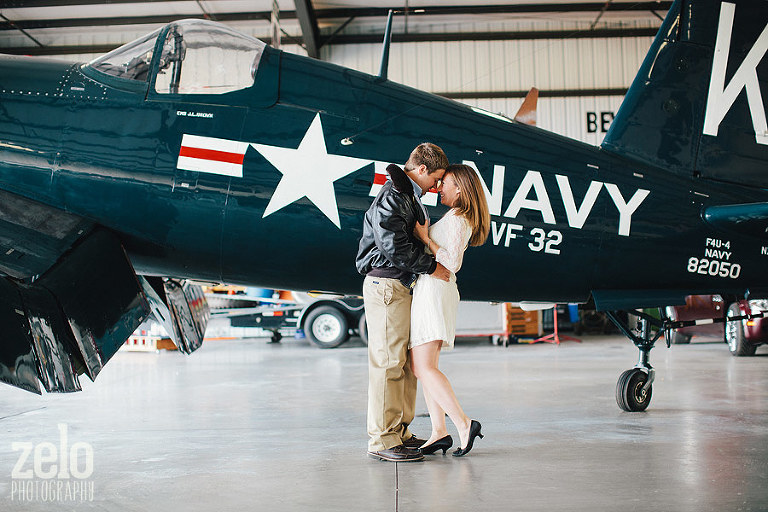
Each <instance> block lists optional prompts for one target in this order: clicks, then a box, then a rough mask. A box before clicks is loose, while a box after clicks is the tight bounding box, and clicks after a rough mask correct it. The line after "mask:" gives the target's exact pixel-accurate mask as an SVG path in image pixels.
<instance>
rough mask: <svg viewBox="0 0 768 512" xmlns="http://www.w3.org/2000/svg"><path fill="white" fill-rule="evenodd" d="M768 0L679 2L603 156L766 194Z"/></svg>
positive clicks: (621, 111) (609, 135)
mask: <svg viewBox="0 0 768 512" xmlns="http://www.w3.org/2000/svg"><path fill="white" fill-rule="evenodd" d="M766 52H768V0H728V1H724V0H676V1H675V2H674V4H673V5H672V7H671V8H670V10H669V13H668V14H667V17H666V18H665V20H664V23H663V24H662V26H661V29H660V30H659V33H658V34H657V36H656V39H655V40H654V42H653V44H652V45H651V48H650V50H649V52H648V54H647V56H646V58H645V61H644V62H643V65H642V67H641V68H640V71H639V72H638V74H637V76H636V77H635V80H634V82H633V83H632V86H631V87H630V89H629V91H628V92H627V95H626V97H625V98H624V102H623V103H622V105H621V108H620V109H619V111H618V112H617V114H616V118H615V119H614V121H613V123H612V124H611V128H610V130H609V131H608V133H607V134H606V137H605V140H604V141H603V144H602V147H603V149H604V150H606V151H609V152H612V153H617V154H620V155H622V156H625V157H628V158H632V159H635V160H639V161H642V162H643V163H647V164H649V165H653V166H657V167H661V168H664V169H667V170H669V171H671V172H674V173H678V174H683V175H689V176H697V177H701V178H708V179H713V180H719V181H727V182H732V183H739V184H744V185H751V186H758V187H768V124H767V123H766V103H765V101H764V100H763V98H766V99H768V59H765V58H764V57H765V54H766Z"/></svg>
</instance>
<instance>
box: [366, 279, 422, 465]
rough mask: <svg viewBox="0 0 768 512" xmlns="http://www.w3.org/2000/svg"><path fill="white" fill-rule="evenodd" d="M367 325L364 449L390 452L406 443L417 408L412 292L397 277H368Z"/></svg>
mask: <svg viewBox="0 0 768 512" xmlns="http://www.w3.org/2000/svg"><path fill="white" fill-rule="evenodd" d="M363 299H364V301H365V319H366V322H367V323H368V436H369V437H370V439H369V440H368V450H370V451H380V450H386V449H389V448H392V447H394V446H397V445H399V444H401V443H402V442H403V440H406V439H410V437H411V436H412V435H413V434H411V432H409V431H408V424H409V423H411V421H413V416H414V414H415V409H416V377H415V376H414V375H413V371H412V370H411V364H410V361H409V354H410V353H409V352H408V338H409V335H410V331H411V294H410V292H409V290H408V289H407V288H406V287H405V286H403V285H402V283H400V281H398V280H397V279H388V278H383V277H370V276H368V277H366V278H365V283H364V284H363Z"/></svg>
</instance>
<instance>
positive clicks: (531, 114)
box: [515, 87, 539, 126]
mask: <svg viewBox="0 0 768 512" xmlns="http://www.w3.org/2000/svg"><path fill="white" fill-rule="evenodd" d="M538 104H539V90H538V89H537V88H535V87H531V90H530V91H528V94H526V95H525V100H523V104H522V105H520V108H519V109H518V111H517V114H515V121H518V122H520V123H523V124H528V125H531V126H536V107H537V106H538Z"/></svg>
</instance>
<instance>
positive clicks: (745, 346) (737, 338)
mask: <svg viewBox="0 0 768 512" xmlns="http://www.w3.org/2000/svg"><path fill="white" fill-rule="evenodd" d="M740 314H741V309H740V308H739V305H738V304H731V305H730V306H729V307H728V316H729V317H730V316H739V315H740ZM725 342H726V343H728V350H730V351H731V355H732V356H734V357H741V356H753V355H755V351H756V350H757V346H756V345H751V344H750V343H749V342H747V340H746V337H745V336H744V322H743V320H736V321H734V322H727V323H726V324H725Z"/></svg>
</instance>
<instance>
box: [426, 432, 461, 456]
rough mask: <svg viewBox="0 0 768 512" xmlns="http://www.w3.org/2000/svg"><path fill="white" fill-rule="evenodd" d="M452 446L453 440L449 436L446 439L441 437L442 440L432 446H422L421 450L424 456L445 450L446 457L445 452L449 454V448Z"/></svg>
mask: <svg viewBox="0 0 768 512" xmlns="http://www.w3.org/2000/svg"><path fill="white" fill-rule="evenodd" d="M451 446H453V438H452V437H451V436H449V435H448V436H445V437H441V438H440V439H438V440H437V441H435V442H434V443H432V444H428V445H426V446H422V447H421V448H420V450H421V453H423V454H424V455H432V454H433V453H435V452H436V451H437V450H443V455H445V452H447V451H448V448H450V447H451Z"/></svg>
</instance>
